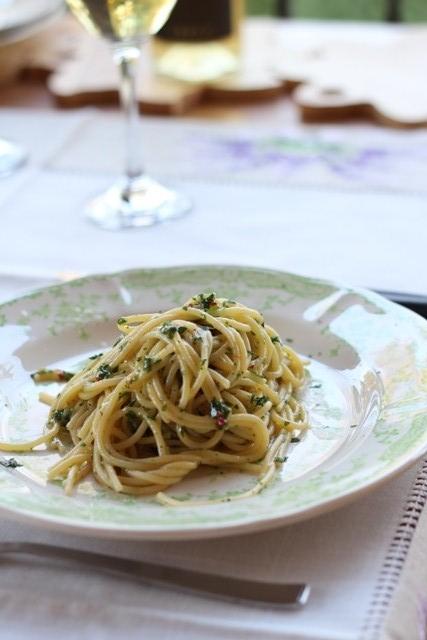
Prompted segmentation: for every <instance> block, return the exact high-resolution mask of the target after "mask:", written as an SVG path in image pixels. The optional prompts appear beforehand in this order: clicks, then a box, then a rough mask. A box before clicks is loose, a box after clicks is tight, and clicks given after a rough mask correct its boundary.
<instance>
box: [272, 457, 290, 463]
mask: <svg viewBox="0 0 427 640" xmlns="http://www.w3.org/2000/svg"><path fill="white" fill-rule="evenodd" d="M287 459H288V456H284V457H282V456H277V457H276V458H274V462H277V463H279V464H283V463H284V462H286V460H287Z"/></svg>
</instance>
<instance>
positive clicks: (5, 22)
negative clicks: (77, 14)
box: [0, 0, 64, 43]
mask: <svg viewBox="0 0 427 640" xmlns="http://www.w3.org/2000/svg"><path fill="white" fill-rule="evenodd" d="M63 8H64V0H0V42H1V43H3V42H9V41H11V40H18V39H20V38H21V37H22V38H23V37H26V36H27V35H29V34H30V32H31V33H32V32H33V31H34V30H36V29H37V28H39V27H42V26H44V24H45V22H46V21H47V20H49V19H50V18H52V17H53V16H55V15H57V14H59V13H60V12H61V10H62V9H63Z"/></svg>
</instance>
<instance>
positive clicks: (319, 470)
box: [0, 265, 427, 539]
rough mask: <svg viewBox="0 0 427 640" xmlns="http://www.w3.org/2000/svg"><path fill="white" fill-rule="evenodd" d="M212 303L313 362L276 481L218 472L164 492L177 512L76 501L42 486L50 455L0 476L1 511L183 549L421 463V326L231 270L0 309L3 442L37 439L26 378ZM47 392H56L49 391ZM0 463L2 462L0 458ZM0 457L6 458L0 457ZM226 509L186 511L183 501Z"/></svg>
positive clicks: (301, 285) (93, 489) (344, 291)
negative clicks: (293, 437)
mask: <svg viewBox="0 0 427 640" xmlns="http://www.w3.org/2000/svg"><path fill="white" fill-rule="evenodd" d="M212 290H215V291H216V292H217V293H218V294H219V295H224V296H226V297H230V298H235V299H238V300H240V301H242V302H243V303H245V304H248V305H250V306H254V307H256V308H258V309H260V310H261V311H262V312H263V313H264V315H265V317H266V319H267V321H268V322H269V323H270V324H271V325H273V326H274V327H275V328H276V329H277V331H278V333H279V334H280V335H281V337H282V340H283V341H287V342H288V343H289V344H292V346H293V347H294V348H295V349H296V350H297V351H298V352H299V353H301V354H303V355H305V356H306V357H307V358H308V360H309V365H308V372H309V381H308V383H307V386H306V389H305V391H304V402H306V404H307V407H308V409H309V412H310V420H311V428H310V430H309V432H308V433H307V436H306V437H304V438H303V439H302V441H301V442H300V443H297V444H295V445H294V447H293V448H292V450H291V451H290V454H289V457H288V460H287V461H286V463H285V464H284V465H283V468H282V469H281V470H278V471H277V473H276V476H275V478H274V481H273V482H272V483H271V484H270V485H269V486H268V487H267V488H266V489H265V490H263V491H262V492H261V494H259V495H258V496H255V497H253V498H250V499H244V500H234V498H235V497H236V496H237V495H238V494H239V493H240V492H242V491H243V490H245V489H247V488H248V487H250V486H251V483H253V482H254V479H253V478H252V477H248V476H246V474H222V473H219V472H217V471H215V470H213V471H212V470H211V471H210V472H208V471H206V473H202V474H199V476H195V477H193V478H190V479H188V480H186V481H185V482H184V483H182V484H181V485H179V486H177V487H175V488H173V489H170V490H169V492H170V493H171V494H172V495H174V496H175V497H177V498H179V499H180V500H181V503H182V506H179V507H164V506H161V505H159V504H157V503H156V502H155V500H154V499H151V498H148V499H142V498H133V497H126V496H118V495H114V494H112V492H109V491H105V490H103V489H102V488H101V487H99V486H97V484H96V483H95V482H94V481H93V480H88V481H87V482H85V483H83V484H82V486H81V487H80V489H79V491H78V492H76V494H75V495H74V496H72V497H66V496H64V494H63V491H62V487H61V486H58V485H56V484H52V483H50V484H48V483H47V482H46V470H47V468H48V466H49V465H50V464H51V463H52V454H47V453H45V452H42V451H38V452H33V453H30V454H19V455H18V454H17V455H14V456H13V457H14V458H15V459H16V460H17V461H18V463H19V464H21V465H22V466H20V467H18V468H16V469H13V470H10V469H5V468H3V467H1V466H0V510H2V511H4V512H7V513H9V514H13V515H14V516H15V517H19V518H24V519H27V520H31V521H32V522H34V523H38V524H40V525H43V524H44V525H46V526H48V527H50V528H58V529H62V530H66V531H69V532H75V533H82V534H90V535H95V536H110V537H117V538H147V539H161V538H163V539H186V538H203V537H217V536H223V535H231V534H236V533H242V532H250V531H256V530H262V529H267V528H271V527H274V526H279V525H284V524H288V523H291V522H295V521H297V520H302V519H305V518H308V517H311V516H314V515H316V514H319V513H323V512H326V511H329V510H331V509H332V508H335V507H338V506H340V505H344V504H346V503H348V502H349V501H351V500H352V499H354V498H355V497H356V496H361V495H363V494H364V493H367V492H369V491H371V490H373V489H374V488H375V487H377V486H378V485H380V484H381V483H383V482H385V481H387V480H388V479H390V478H391V477H393V476H394V475H396V474H397V473H399V472H401V471H403V470H404V469H405V468H406V467H408V466H409V465H411V464H413V463H414V462H415V461H416V460H417V459H418V458H420V457H421V456H422V455H423V454H424V453H425V452H426V451H427V322H426V321H424V320H423V319H422V318H420V317H419V316H417V315H416V314H414V313H412V312H410V311H408V310H406V309H403V308H402V307H400V306H398V305H396V304H393V303H392V302H390V301H388V300H386V299H384V298H382V297H381V296H379V295H377V294H375V293H373V292H370V291H367V290H363V289H357V288H353V287H349V286H345V285H342V284H337V283H334V282H327V281H324V280H318V279H315V278H308V277H304V276H299V275H296V274H291V273H284V272H279V271H272V270H268V269H262V268H251V267H239V266H214V265H200V266H180V267H167V268H158V269H157V268H156V269H135V270H130V271H124V272H120V273H114V274H107V275H95V276H88V277H85V278H81V279H78V280H72V281H70V282H66V283H63V284H59V285H54V286H51V287H48V288H45V289H40V290H38V291H35V292H34V293H32V294H30V295H26V296H23V297H20V298H17V299H15V300H11V301H10V302H6V303H4V304H2V305H0V440H16V441H19V440H23V439H25V438H28V437H32V436H35V435H36V434H38V433H40V430H41V429H42V426H43V421H44V418H45V409H44V408H43V407H42V405H40V403H39V402H38V400H37V394H38V390H37V389H36V388H35V385H34V384H33V382H32V380H31V377H30V372H31V371H33V370H35V369H37V368H40V367H43V366H51V365H59V364H60V365H66V366H72V365H73V364H76V363H78V362H79V361H81V360H82V359H83V358H85V357H86V356H87V355H88V354H91V353H93V352H98V351H99V350H100V349H102V348H105V347H106V346H107V345H108V344H110V343H111V342H112V340H113V339H114V336H115V333H116V329H115V323H114V320H115V319H117V318H118V317H120V316H122V315H125V314H126V313H131V312H136V311H157V310H164V309H166V308H169V307H171V306H177V305H182V304H184V302H185V301H186V300H187V299H188V298H189V297H190V296H192V295H194V294H196V293H200V292H206V291H212ZM52 390H53V389H52ZM0 453H1V452H0ZM3 457H4V458H8V457H10V456H9V455H6V454H3ZM217 498H222V499H223V500H224V501H223V502H220V503H216V504H208V505H206V506H194V505H192V504H191V503H190V501H191V500H210V499H217Z"/></svg>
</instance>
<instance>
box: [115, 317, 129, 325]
mask: <svg viewBox="0 0 427 640" xmlns="http://www.w3.org/2000/svg"><path fill="white" fill-rule="evenodd" d="M126 323H127V320H126V318H119V319H118V320H117V324H126Z"/></svg>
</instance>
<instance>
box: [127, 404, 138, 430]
mask: <svg viewBox="0 0 427 640" xmlns="http://www.w3.org/2000/svg"><path fill="white" fill-rule="evenodd" d="M125 415H126V424H127V426H128V427H129V429H130V430H131V431H132V432H133V433H135V431H136V430H137V429H138V427H139V425H140V424H141V418H140V417H139V415H138V414H137V413H135V411H132V410H131V409H130V410H128V411H126V414H125Z"/></svg>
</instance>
